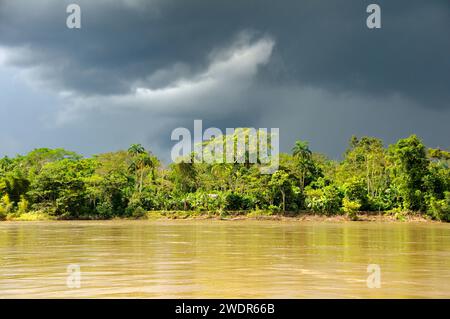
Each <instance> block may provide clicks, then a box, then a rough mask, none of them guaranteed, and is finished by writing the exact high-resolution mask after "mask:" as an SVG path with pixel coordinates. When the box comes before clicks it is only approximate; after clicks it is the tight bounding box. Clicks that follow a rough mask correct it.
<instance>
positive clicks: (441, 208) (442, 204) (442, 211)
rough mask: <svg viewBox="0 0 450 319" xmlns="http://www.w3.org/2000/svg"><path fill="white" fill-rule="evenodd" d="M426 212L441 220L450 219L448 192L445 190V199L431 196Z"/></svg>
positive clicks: (449, 194) (449, 195) (449, 196)
mask: <svg viewBox="0 0 450 319" xmlns="http://www.w3.org/2000/svg"><path fill="white" fill-rule="evenodd" d="M428 214H429V215H430V216H431V217H432V218H434V219H438V220H441V221H447V222H448V221H450V192H445V199H441V200H438V199H436V198H435V197H431V199H430V204H429V209H428Z"/></svg>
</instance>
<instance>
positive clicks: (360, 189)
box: [343, 179, 369, 210]
mask: <svg viewBox="0 0 450 319" xmlns="http://www.w3.org/2000/svg"><path fill="white" fill-rule="evenodd" d="M343 186H344V187H343V188H344V194H345V197H346V198H347V199H348V200H349V201H353V202H358V203H359V205H360V207H358V209H359V208H361V209H362V210H367V209H369V198H368V196H367V186H366V183H365V182H364V181H363V180H361V179H353V180H351V181H349V182H346V183H345V184H344V185H343Z"/></svg>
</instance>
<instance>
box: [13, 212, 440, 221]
mask: <svg viewBox="0 0 450 319" xmlns="http://www.w3.org/2000/svg"><path fill="white" fill-rule="evenodd" d="M111 219H114V220H197V219H198V220H202V219H203V220H205V219H211V220H224V221H227V220H228V221H236V220H278V221H318V222H320V221H330V222H349V221H354V222H358V221H365V222H426V223H440V221H437V220H432V219H431V218H430V217H429V216H426V215H423V214H420V213H412V212H395V213H391V212H359V213H358V214H357V215H356V217H354V218H350V217H349V216H347V215H345V214H333V215H331V214H330V215H325V214H318V213H314V212H310V211H301V212H284V213H274V212H271V211H265V210H259V211H236V212H217V211H201V212H198V211H150V212H143V213H141V214H139V215H135V216H131V217H126V218H118V217H114V218H104V217H103V216H79V217H77V218H57V217H55V216H51V215H49V214H46V213H42V212H29V213H24V214H21V215H16V214H12V215H8V216H6V218H5V221H51V220H111Z"/></svg>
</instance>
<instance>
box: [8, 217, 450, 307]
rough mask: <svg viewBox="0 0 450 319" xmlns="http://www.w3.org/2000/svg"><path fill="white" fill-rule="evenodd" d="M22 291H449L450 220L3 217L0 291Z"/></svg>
mask: <svg viewBox="0 0 450 319" xmlns="http://www.w3.org/2000/svg"><path fill="white" fill-rule="evenodd" d="M369 264H376V265H378V266H379V270H380V273H379V275H380V276H379V277H377V278H379V279H380V281H379V283H380V285H379V288H369V287H368V283H367V278H368V276H369V275H371V273H368V272H367V267H368V265H369ZM74 270H75V272H72V271H74ZM77 270H79V272H77ZM17 297H22V298H90V297H94V298H450V224H439V223H401V222H398V223H397V222H395V223H392V222H391V223H388V222H384V223H382V222H381V223H379V222H317V221H314V222H299V221H279V222H278V221H249V220H247V221H179V220H176V221H101V222H97V221H91V222H85V221H73V222H1V223H0V298H17Z"/></svg>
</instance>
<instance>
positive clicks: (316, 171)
mask: <svg viewBox="0 0 450 319" xmlns="http://www.w3.org/2000/svg"><path fill="white" fill-rule="evenodd" d="M216 142H217V141H216ZM247 155H249V154H247ZM279 156H280V165H279V170H278V171H277V172H276V173H274V174H271V175H269V174H261V172H260V170H259V167H258V166H259V164H250V163H249V162H244V163H215V164H206V163H201V164H198V163H197V164H194V163H189V162H188V161H184V162H180V163H172V164H170V165H168V166H164V165H162V164H161V162H160V161H159V160H158V159H157V158H156V156H154V155H153V154H152V153H151V152H149V151H147V150H145V149H144V148H143V147H142V146H141V145H139V144H134V145H131V146H130V148H129V149H128V150H123V151H117V152H112V153H105V154H99V155H96V156H93V157H90V158H83V157H82V156H80V155H78V154H76V153H74V152H70V151H66V150H64V149H46V148H43V149H36V150H34V151H32V152H30V153H29V154H27V155H25V156H21V155H19V156H16V157H14V158H9V157H4V158H2V159H0V219H1V220H43V219H58V220H60V219H112V218H152V217H164V218H188V217H196V216H212V217H219V218H222V217H223V218H233V217H236V216H238V217H239V216H241V217H242V216H247V217H252V216H254V217H258V216H263V217H264V216H291V217H292V216H293V217H295V216H296V215H298V216H303V215H304V214H305V212H309V213H308V214H315V215H316V216H317V215H320V216H345V218H347V219H352V220H356V219H358V218H360V216H361V214H359V212H365V214H366V215H367V214H368V216H370V215H371V214H372V215H387V216H396V217H398V218H400V219H402V218H406V217H405V216H410V215H414V216H421V217H423V218H428V219H433V220H440V221H450V152H448V151H446V150H442V149H431V148H427V147H426V146H425V145H424V144H423V142H422V141H421V140H420V139H419V138H418V137H417V136H415V135H412V136H410V137H408V138H405V139H401V140H399V141H398V142H397V143H395V144H392V145H389V146H388V147H387V148H386V147H384V145H383V142H382V141H381V140H380V139H377V138H373V137H362V138H357V137H352V138H351V140H350V142H349V146H348V149H347V150H346V152H345V154H344V156H343V160H342V161H335V160H330V159H328V158H327V157H326V156H324V155H322V154H318V153H314V152H312V151H311V150H310V149H309V146H308V143H307V142H305V141H297V142H296V143H295V145H294V147H293V149H292V154H284V153H281V154H280V155H279ZM235 212H241V213H238V214H236V213H235ZM302 214H303V215H302Z"/></svg>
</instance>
